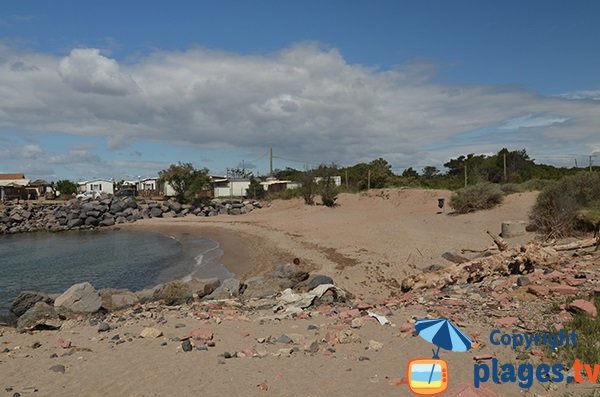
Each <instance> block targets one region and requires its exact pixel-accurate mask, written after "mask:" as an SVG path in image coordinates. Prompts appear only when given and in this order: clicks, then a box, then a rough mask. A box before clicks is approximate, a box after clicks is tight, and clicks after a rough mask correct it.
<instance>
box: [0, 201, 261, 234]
mask: <svg viewBox="0 0 600 397" xmlns="http://www.w3.org/2000/svg"><path fill="white" fill-rule="evenodd" d="M261 207H262V206H261V204H260V203H259V202H258V201H253V200H244V201H241V200H213V201H211V202H210V204H209V205H203V206H194V205H190V204H180V203H178V202H177V201H175V200H173V199H169V200H165V201H162V202H159V201H137V200H135V199H134V198H132V197H122V198H118V197H101V198H98V199H94V200H89V199H88V200H79V199H73V200H70V201H67V202H65V203H61V204H44V203H35V202H27V201H21V202H15V203H9V204H8V205H6V206H4V207H3V208H0V234H13V233H23V232H32V231H42V230H48V231H62V230H78V229H91V228H95V227H102V226H113V225H115V224H121V223H127V222H135V221H137V220H139V219H143V218H175V217H182V216H186V215H195V216H215V215H221V214H228V215H241V214H246V213H249V212H251V211H253V210H254V209H256V208H261Z"/></svg>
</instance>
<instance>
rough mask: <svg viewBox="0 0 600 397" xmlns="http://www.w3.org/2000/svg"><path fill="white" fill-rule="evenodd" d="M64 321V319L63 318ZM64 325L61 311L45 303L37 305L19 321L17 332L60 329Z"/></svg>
mask: <svg viewBox="0 0 600 397" xmlns="http://www.w3.org/2000/svg"><path fill="white" fill-rule="evenodd" d="M63 319H64V317H63ZM61 324H62V319H61V315H60V314H59V311H58V310H57V309H56V308H54V307H52V306H50V305H48V304H47V303H44V302H37V303H35V304H34V305H33V306H32V307H31V308H30V309H29V310H27V311H26V312H25V313H24V314H23V315H22V316H21V317H19V320H18V321H17V331H19V332H25V331H31V330H34V329H58V328H59V327H60V326H61Z"/></svg>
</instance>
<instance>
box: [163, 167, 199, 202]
mask: <svg viewBox="0 0 600 397" xmlns="http://www.w3.org/2000/svg"><path fill="white" fill-rule="evenodd" d="M158 176H159V177H160V181H161V182H162V183H169V184H170V185H171V186H172V187H173V190H175V194H176V196H177V201H179V202H182V203H183V202H188V201H191V200H193V199H194V198H196V195H197V194H198V193H199V192H200V191H202V190H205V189H207V188H208V187H209V186H210V178H209V177H208V169H206V168H203V169H201V170H197V169H195V168H194V166H193V165H192V164H191V163H181V162H179V163H177V164H171V165H170V166H169V168H168V169H166V170H162V171H160V172H159V173H158Z"/></svg>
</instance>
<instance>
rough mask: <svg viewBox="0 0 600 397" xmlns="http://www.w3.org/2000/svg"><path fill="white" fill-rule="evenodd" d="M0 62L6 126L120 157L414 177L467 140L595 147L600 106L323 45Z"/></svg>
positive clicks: (76, 54) (33, 56)
mask: <svg viewBox="0 0 600 397" xmlns="http://www.w3.org/2000/svg"><path fill="white" fill-rule="evenodd" d="M0 58H3V59H5V60H6V61H5V62H4V63H0V128H2V127H3V128H4V130H8V129H10V130H13V131H23V132H26V131H35V132H38V133H48V134H52V133H53V132H63V133H70V134H76V135H87V136H98V137H103V138H105V139H106V140H107V142H109V146H110V148H111V149H115V148H122V147H126V146H127V144H128V143H131V142H132V141H134V140H145V139H149V140H153V141H158V142H164V143H177V144H183V145H186V146H190V145H193V146H194V145H195V146H199V147H201V146H202V147H209V148H219V147H234V148H246V149H249V150H250V149H252V150H254V149H256V150H255V151H259V150H258V149H260V151H262V150H263V148H267V147H273V148H274V150H275V151H276V153H277V154H278V155H281V156H287V157H290V158H294V159H298V160H301V161H306V162H307V163H312V164H314V163H319V162H331V161H337V162H339V163H342V164H349V163H355V162H357V161H365V160H371V159H373V158H376V157H380V156H383V157H385V158H387V159H388V160H390V161H391V162H392V163H394V164H395V165H399V166H403V165H405V166H409V165H411V164H415V165H422V164H425V165H426V164H439V159H442V162H443V161H446V160H447V159H448V156H453V155H458V154H462V153H463V152H467V150H465V148H464V146H465V145H469V142H462V143H461V146H458V147H457V146H453V145H452V144H453V143H454V142H455V140H456V139H457V138H460V136H462V135H464V134H465V133H468V132H471V131H477V130H481V129H497V130H498V132H499V133H497V134H488V135H485V136H483V137H480V138H478V139H477V144H476V146H473V147H476V148H477V149H478V150H481V151H483V152H489V151H495V150H498V149H499V148H501V147H502V146H507V145H506V140H507V139H509V138H510V139H514V143H515V145H518V146H517V147H516V148H519V147H521V148H522V147H528V145H529V144H531V145H535V149H536V151H538V152H543V151H544V150H546V149H554V148H557V147H559V148H560V147H565V146H566V145H571V146H570V149H569V150H570V151H573V150H581V151H583V150H584V148H585V150H587V148H588V147H587V146H585V145H588V146H589V145H599V144H600V137H599V136H598V125H599V124H600V102H598V101H581V100H571V99H568V98H569V96H564V97H556V96H555V97H544V96H541V95H536V94H534V93H531V92H529V91H525V90H521V89H519V88H515V87H512V88H506V87H496V86H493V85H463V86H457V85H444V84H441V83H436V82H434V81H433V80H432V78H431V77H432V73H433V68H432V66H431V65H428V64H426V63H413V64H410V65H407V66H406V67H402V66H400V67H397V68H395V69H393V70H388V71H381V70H378V69H376V68H372V67H366V66H363V65H353V64H349V63H348V62H346V60H345V59H344V58H343V57H342V55H341V54H340V53H339V52H338V51H337V50H335V49H323V48H321V47H319V46H318V45H315V44H302V45H296V46H292V47H289V48H286V49H284V50H282V51H280V52H279V53H276V54H273V55H270V56H262V55H238V54H232V53H224V52H218V51H211V50H206V49H201V48H195V49H190V50H187V51H171V52H169V51H156V52H154V53H152V54H150V55H149V56H147V57H145V58H140V59H137V60H136V61H135V62H131V63H127V64H119V63H118V62H117V61H116V60H115V59H111V58H108V57H106V56H104V55H102V54H101V53H100V51H99V50H97V49H85V48H79V49H74V50H72V51H71V52H70V54H69V55H68V56H66V57H64V58H59V57H55V56H53V55H49V54H43V53H33V52H26V51H19V50H16V49H14V48H8V47H1V46H0ZM18 62H21V63H19V64H18V65H19V67H16V68H15V67H11V65H15V64H17V63H18ZM24 68H26V69H27V72H26V73H24V71H23V70H22V69H24ZM15 69H16V70H15ZM57 71H58V72H57ZM570 97H571V98H574V96H573V95H570ZM499 126H503V127H504V129H503V128H502V127H500V128H499ZM71 158H73V157H71ZM62 159H63V158H57V159H55V161H59V160H62ZM142 159H143V160H146V158H142ZM64 161H74V160H69V157H68V156H67V157H66V158H64Z"/></svg>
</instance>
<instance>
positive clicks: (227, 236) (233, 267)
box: [120, 219, 294, 280]
mask: <svg viewBox="0 0 600 397" xmlns="http://www.w3.org/2000/svg"><path fill="white" fill-rule="evenodd" d="M120 230H123V231H133V232H135V231H140V232H152V233H159V234H163V235H167V236H172V237H174V238H175V239H177V240H178V241H180V242H181V243H182V250H183V252H184V255H185V256H186V257H191V258H193V257H195V255H196V254H197V251H194V247H193V245H191V244H189V243H187V242H186V238H185V237H186V236H189V235H194V236H197V237H204V238H207V239H210V240H213V241H215V242H217V243H218V244H219V247H220V249H221V250H222V251H223V255H222V256H221V259H220V261H219V262H220V263H221V264H222V265H223V266H224V267H225V268H226V269H227V270H228V271H229V272H231V273H233V274H234V277H235V278H237V279H239V280H244V279H246V278H248V277H253V276H257V275H260V274H264V273H265V272H268V271H270V270H271V269H272V268H273V267H274V266H276V265H277V264H279V263H286V262H291V261H292V259H293V258H294V256H293V255H292V254H290V253H289V252H286V251H284V250H281V249H278V248H276V247H273V246H272V245H269V244H268V242H267V239H265V238H263V237H260V236H257V235H254V234H249V233H245V232H242V231H237V230H231V229H229V228H224V227H219V226H217V225H206V224H202V223H187V222H186V223H183V222H173V221H170V220H166V219H165V220H160V221H158V220H157V219H152V220H147V221H146V220H140V221H137V222H135V223H132V224H127V225H125V226H124V227H120Z"/></svg>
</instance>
